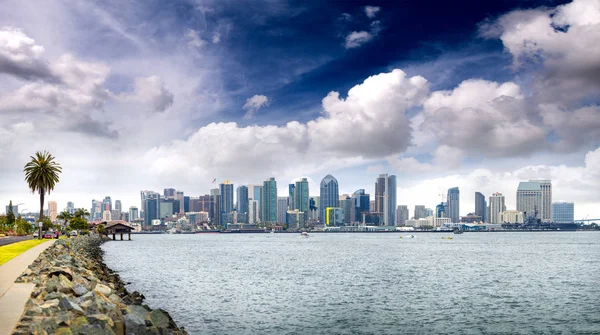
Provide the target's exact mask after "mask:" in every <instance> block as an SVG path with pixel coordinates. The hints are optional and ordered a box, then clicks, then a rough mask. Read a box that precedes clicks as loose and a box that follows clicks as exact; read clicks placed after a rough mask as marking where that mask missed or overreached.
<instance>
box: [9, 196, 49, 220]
mask: <svg viewBox="0 0 600 335" xmlns="http://www.w3.org/2000/svg"><path fill="white" fill-rule="evenodd" d="M16 215H19V213H18V212H17V213H15V216H16ZM48 216H49V217H50V221H52V222H54V221H56V217H57V216H58V206H57V205H56V201H48Z"/></svg>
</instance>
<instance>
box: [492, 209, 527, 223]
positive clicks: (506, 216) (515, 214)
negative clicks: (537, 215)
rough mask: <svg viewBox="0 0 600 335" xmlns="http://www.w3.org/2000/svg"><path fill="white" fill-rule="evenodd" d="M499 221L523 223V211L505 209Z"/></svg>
mask: <svg viewBox="0 0 600 335" xmlns="http://www.w3.org/2000/svg"><path fill="white" fill-rule="evenodd" d="M498 217H499V221H500V222H499V223H523V222H524V221H523V220H524V218H523V212H520V211H504V212H501V213H500V214H499V215H498Z"/></svg>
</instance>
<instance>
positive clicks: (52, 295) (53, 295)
mask: <svg viewBox="0 0 600 335" xmlns="http://www.w3.org/2000/svg"><path fill="white" fill-rule="evenodd" d="M64 296H65V295H64V294H62V293H60V292H50V293H48V294H47V295H46V296H45V297H44V300H54V299H60V298H63V297H64Z"/></svg>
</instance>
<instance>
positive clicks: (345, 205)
mask: <svg viewBox="0 0 600 335" xmlns="http://www.w3.org/2000/svg"><path fill="white" fill-rule="evenodd" d="M340 204H341V207H342V211H343V212H344V219H343V220H344V225H345V226H349V225H350V224H351V223H352V222H354V221H355V220H354V206H353V201H352V198H350V196H348V195H346V198H345V199H344V200H342V201H340Z"/></svg>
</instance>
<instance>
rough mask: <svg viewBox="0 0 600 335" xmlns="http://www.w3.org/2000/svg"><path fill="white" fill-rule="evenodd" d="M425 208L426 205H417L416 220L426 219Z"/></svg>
mask: <svg viewBox="0 0 600 335" xmlns="http://www.w3.org/2000/svg"><path fill="white" fill-rule="evenodd" d="M425 214H426V213H425V206H424V205H415V213H414V218H415V220H418V219H422V218H425V217H426V215H425Z"/></svg>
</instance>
